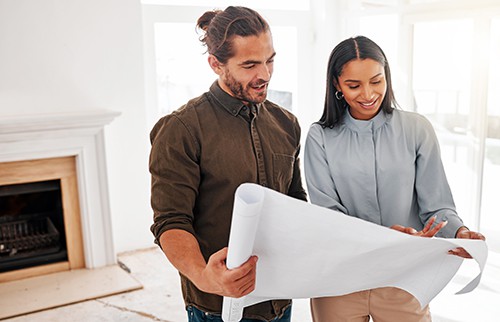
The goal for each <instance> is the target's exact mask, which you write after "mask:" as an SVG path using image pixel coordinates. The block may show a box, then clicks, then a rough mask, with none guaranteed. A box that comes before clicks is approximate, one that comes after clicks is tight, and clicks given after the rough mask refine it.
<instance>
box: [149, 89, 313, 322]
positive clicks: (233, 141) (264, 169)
mask: <svg viewBox="0 0 500 322" xmlns="http://www.w3.org/2000/svg"><path fill="white" fill-rule="evenodd" d="M151 144H152V148H151V155H150V172H151V175H152V182H151V204H152V208H153V210H154V223H153V225H152V226H151V231H152V232H153V234H154V236H155V238H156V242H157V243H159V238H160V236H161V234H162V233H163V232H165V231H166V230H169V229H182V230H185V231H187V232H189V233H191V234H193V236H195V237H196V239H197V240H198V243H199V244H200V248H201V252H202V254H203V257H204V258H205V260H208V258H209V257H210V255H212V254H213V253H215V252H216V251H218V250H220V249H221V248H223V247H226V246H227V245H228V241H229V231H230V227H231V216H232V209H233V202H234V193H235V191H236V188H237V187H238V186H239V185H240V184H242V183H245V182H252V183H258V184H260V185H262V186H265V187H269V188H271V189H274V190H277V191H279V192H282V193H284V194H286V195H289V196H292V197H295V198H298V199H302V200H306V193H305V191H304V189H303V187H302V183H301V175H300V169H299V159H298V155H299V149H300V127H299V124H298V122H297V119H296V118H295V116H293V114H291V113H290V112H289V111H287V110H285V109H283V108H281V107H279V106H277V105H276V104H274V103H272V102H269V101H265V102H263V103H261V104H256V105H252V106H246V105H244V104H243V103H242V101H240V100H238V99H236V98H234V97H232V96H230V95H229V94H227V93H226V92H224V91H223V90H222V89H221V88H220V87H219V85H218V83H217V82H215V83H214V84H213V85H212V86H211V87H210V90H209V92H207V93H204V94H203V95H201V96H199V97H197V98H195V99H192V100H190V101H189V102H188V103H187V104H186V105H184V106H182V107H181V108H180V109H178V110H176V111H175V112H173V113H171V114H169V115H167V116H165V117H163V118H162V119H160V120H159V121H158V123H157V124H156V125H155V126H154V128H153V130H152V131H151ZM257 265H258V264H257ZM181 283H182V291H183V295H184V300H185V304H186V305H194V306H196V307H197V308H199V309H201V310H203V311H205V312H211V313H220V312H221V311H222V297H221V296H218V295H214V294H208V293H205V292H202V291H200V290H199V289H198V288H197V287H196V286H195V285H194V284H193V283H192V282H191V281H190V280H188V279H187V278H186V277H185V276H183V275H182V274H181ZM289 305H290V301H289V300H280V301H268V302H264V303H260V304H256V305H254V306H251V307H248V308H246V309H245V311H244V317H246V318H256V319H261V320H267V321H269V320H272V319H273V318H275V317H276V316H279V315H280V314H282V312H283V311H284V309H285V308H286V307H288V306H289Z"/></svg>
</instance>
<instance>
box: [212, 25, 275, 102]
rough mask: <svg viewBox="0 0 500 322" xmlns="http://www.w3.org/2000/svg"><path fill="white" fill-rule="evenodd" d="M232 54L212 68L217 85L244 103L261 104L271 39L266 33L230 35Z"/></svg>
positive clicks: (270, 64) (269, 64)
mask: <svg viewBox="0 0 500 322" xmlns="http://www.w3.org/2000/svg"><path fill="white" fill-rule="evenodd" d="M233 50H234V53H235V55H234V56H233V57H231V58H230V59H229V60H228V61H227V63H226V64H220V63H219V62H216V63H218V66H217V67H216V68H214V66H213V65H212V64H213V60H216V58H215V57H213V56H212V61H211V62H210V63H211V66H212V68H213V69H214V71H215V72H216V73H217V74H218V75H219V85H220V86H221V87H222V89H223V90H224V91H226V92H227V93H228V94H230V95H231V96H234V97H236V98H238V99H240V100H242V101H244V102H249V103H262V102H264V101H265V100H266V96H267V86H268V84H269V81H270V80H271V75H272V74H273V63H274V56H275V55H276V53H275V51H274V47H273V39H272V37H271V33H270V32H263V33H261V34H259V35H258V36H248V37H241V36H236V37H234V38H233Z"/></svg>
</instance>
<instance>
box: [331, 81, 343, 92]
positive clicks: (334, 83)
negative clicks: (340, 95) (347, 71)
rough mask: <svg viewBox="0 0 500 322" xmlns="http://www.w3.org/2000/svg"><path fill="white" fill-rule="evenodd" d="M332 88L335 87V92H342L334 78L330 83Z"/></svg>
mask: <svg viewBox="0 0 500 322" xmlns="http://www.w3.org/2000/svg"><path fill="white" fill-rule="evenodd" d="M332 84H333V87H335V90H336V91H339V92H342V89H341V88H340V86H339V82H338V81H337V80H336V79H335V78H334V79H333V81H332Z"/></svg>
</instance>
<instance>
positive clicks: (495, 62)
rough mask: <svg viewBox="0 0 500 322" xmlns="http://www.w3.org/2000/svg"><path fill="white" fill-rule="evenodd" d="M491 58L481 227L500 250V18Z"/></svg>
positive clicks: (494, 28) (493, 33)
mask: <svg viewBox="0 0 500 322" xmlns="http://www.w3.org/2000/svg"><path fill="white" fill-rule="evenodd" d="M489 43H490V46H491V47H490V48H491V50H490V55H489V68H488V71H489V81H488V107H487V121H486V126H487V130H486V148H485V156H484V166H483V169H484V175H483V178H484V179H483V186H482V198H481V218H480V227H481V230H483V231H484V232H485V234H487V236H488V244H489V245H490V247H491V248H493V249H496V250H498V249H500V237H499V236H500V216H499V215H498V212H499V209H500V199H499V198H498V190H499V187H500V183H499V182H500V105H499V104H498V102H500V91H499V90H498V89H499V88H500V61H499V59H498V57H500V18H495V19H493V20H492V24H491V37H490V42H489Z"/></svg>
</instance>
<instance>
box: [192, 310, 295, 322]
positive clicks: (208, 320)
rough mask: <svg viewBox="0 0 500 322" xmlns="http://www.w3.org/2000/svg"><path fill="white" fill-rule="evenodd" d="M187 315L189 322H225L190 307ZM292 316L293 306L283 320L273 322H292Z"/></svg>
mask: <svg viewBox="0 0 500 322" xmlns="http://www.w3.org/2000/svg"><path fill="white" fill-rule="evenodd" d="M187 313H188V321H189V322H223V321H222V318H221V316H220V315H218V314H210V313H205V312H203V311H201V310H198V309H197V308H195V307H194V306H188V307H187ZM291 316H292V306H289V307H288V308H287V309H286V311H285V314H283V316H282V317H281V318H276V319H274V320H272V322H290V318H291ZM240 322H262V321H261V320H255V319H243V320H241V321H240Z"/></svg>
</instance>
